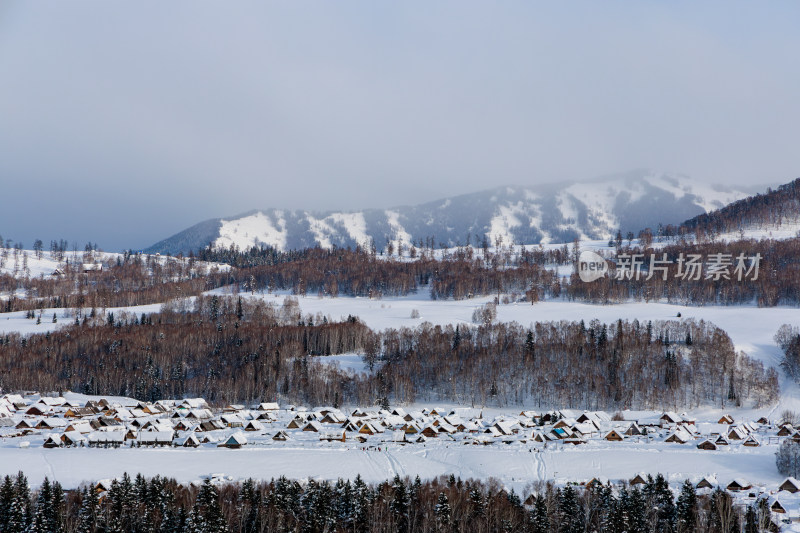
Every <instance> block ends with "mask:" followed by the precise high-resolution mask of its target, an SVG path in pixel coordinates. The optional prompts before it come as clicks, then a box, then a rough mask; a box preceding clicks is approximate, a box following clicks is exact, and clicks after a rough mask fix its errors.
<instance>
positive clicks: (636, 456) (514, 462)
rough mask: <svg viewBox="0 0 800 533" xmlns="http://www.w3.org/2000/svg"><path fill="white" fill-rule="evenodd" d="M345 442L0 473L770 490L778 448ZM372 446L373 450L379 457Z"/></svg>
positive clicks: (70, 459)
mask: <svg viewBox="0 0 800 533" xmlns="http://www.w3.org/2000/svg"><path fill="white" fill-rule="evenodd" d="M364 447H365V446H363V445H354V444H348V443H338V442H337V443H319V442H315V443H313V444H309V445H307V446H299V445H298V444H296V443H274V444H272V443H270V444H264V445H261V446H258V445H247V446H245V447H243V448H242V449H239V450H229V449H220V448H214V447H212V448H202V449H196V450H195V449H180V448H119V449H95V448H64V449H62V448H54V449H46V448H42V447H41V446H31V447H30V448H27V449H20V448H15V447H10V446H7V445H6V443H3V445H2V447H0V474H2V475H6V474H15V473H16V472H17V471H18V470H22V471H23V472H25V473H26V474H27V475H28V477H29V479H30V481H31V482H32V483H33V484H38V483H40V482H41V481H42V480H43V479H44V477H45V476H48V477H49V478H50V479H57V480H59V481H60V482H61V483H62V484H63V485H65V486H66V487H74V486H77V485H79V484H80V483H81V482H83V481H90V480H96V479H105V478H114V477H117V476H120V475H122V473H123V472H141V473H142V474H144V475H146V476H154V475H163V476H170V477H174V478H176V479H178V480H179V481H192V480H195V479H199V478H200V477H201V476H203V475H207V474H210V473H213V472H224V473H225V474H227V475H229V476H232V477H233V478H234V479H246V478H248V477H256V478H260V479H270V478H273V477H278V476H281V475H285V476H287V477H290V478H295V479H297V478H301V479H302V478H313V479H329V480H330V479H336V478H339V477H341V478H350V479H352V478H355V476H356V475H357V474H360V475H361V477H363V478H364V479H365V481H372V482H379V481H384V480H386V479H389V478H392V477H394V475H395V474H400V476H411V477H412V478H413V477H414V476H416V475H419V476H420V477H421V478H424V479H430V478H433V477H437V476H440V475H449V474H455V475H457V476H461V477H462V478H464V479H467V478H471V477H472V478H480V479H487V478H489V477H493V478H496V479H499V480H500V481H501V482H502V483H503V485H505V486H507V487H508V488H509V489H510V488H512V487H513V488H514V489H515V490H516V491H517V492H518V493H520V492H523V489H524V487H525V486H527V485H529V484H531V483H533V482H535V481H539V480H540V481H547V480H553V479H555V480H556V481H557V482H561V483H565V482H567V481H581V480H583V481H588V480H590V479H592V478H593V477H604V478H607V479H609V480H613V481H617V480H622V479H625V480H627V479H630V478H632V477H633V476H634V475H635V474H637V473H638V472H650V473H657V472H661V473H663V474H664V475H665V476H667V477H668V479H669V481H670V482H672V483H675V484H678V483H680V482H682V481H683V480H684V479H692V480H695V481H697V480H699V479H700V477H702V476H704V475H708V474H716V477H717V480H718V481H719V482H720V483H723V484H727V483H728V482H730V481H731V480H733V479H734V478H745V479H746V480H748V481H749V482H751V483H755V484H756V486H765V487H767V488H768V489H775V487H776V486H777V485H778V484H779V483H780V482H781V481H782V480H783V479H784V477H783V476H781V475H780V474H778V472H777V470H776V468H775V450H776V449H777V446H761V447H759V448H735V449H729V450H724V451H713V452H705V451H700V450H697V449H696V448H695V446H694V445H693V444H686V445H681V444H661V445H648V444H635V443H632V444H622V445H620V444H603V443H599V442H598V443H597V444H596V445H595V444H594V443H592V444H584V445H581V446H573V445H570V444H551V445H549V446H548V448H547V449H546V450H545V449H542V448H541V446H533V445H528V444H512V445H502V444H495V445H491V446H473V445H465V444H464V443H462V442H449V443H445V442H438V441H436V442H430V441H429V442H428V443H426V444H419V445H400V444H393V443H390V444H384V443H380V444H379V443H376V444H374V445H371V446H370V449H368V450H366V449H362V448H364ZM378 448H380V451H378Z"/></svg>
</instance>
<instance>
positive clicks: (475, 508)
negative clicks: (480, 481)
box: [469, 487, 486, 519]
mask: <svg viewBox="0 0 800 533" xmlns="http://www.w3.org/2000/svg"><path fill="white" fill-rule="evenodd" d="M469 506H470V513H469V516H470V518H472V519H475V518H483V517H484V516H485V515H486V504H485V502H484V501H483V495H482V494H481V491H480V490H478V487H473V488H472V490H470V491H469Z"/></svg>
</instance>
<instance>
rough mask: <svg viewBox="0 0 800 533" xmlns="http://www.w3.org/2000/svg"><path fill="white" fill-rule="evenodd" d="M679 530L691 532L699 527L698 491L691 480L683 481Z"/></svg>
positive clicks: (679, 502) (679, 503)
mask: <svg viewBox="0 0 800 533" xmlns="http://www.w3.org/2000/svg"><path fill="white" fill-rule="evenodd" d="M677 519H678V522H677V531H678V533H684V532H685V533H689V532H692V531H694V530H695V528H696V527H697V492H696V491H695V489H694V485H692V484H691V483H690V482H689V480H688V479H687V480H686V481H684V482H683V485H682V486H681V493H680V496H678V504H677Z"/></svg>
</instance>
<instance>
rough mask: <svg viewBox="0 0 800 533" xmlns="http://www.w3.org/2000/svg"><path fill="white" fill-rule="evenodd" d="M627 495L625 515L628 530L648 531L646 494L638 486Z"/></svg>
mask: <svg viewBox="0 0 800 533" xmlns="http://www.w3.org/2000/svg"><path fill="white" fill-rule="evenodd" d="M648 477H649V476H648ZM627 496H628V497H627V502H626V503H627V505H625V516H626V518H627V521H628V531H648V527H647V500H646V498H645V495H644V494H643V493H642V491H641V490H639V489H638V488H634V489H633V490H631V491H629V492H628V495H627Z"/></svg>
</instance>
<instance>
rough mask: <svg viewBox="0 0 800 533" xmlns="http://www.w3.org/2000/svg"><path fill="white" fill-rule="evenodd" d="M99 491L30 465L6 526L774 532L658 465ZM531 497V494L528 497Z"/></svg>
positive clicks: (2, 500)
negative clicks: (587, 475) (624, 470)
mask: <svg viewBox="0 0 800 533" xmlns="http://www.w3.org/2000/svg"><path fill="white" fill-rule="evenodd" d="M106 488H107V489H108V490H107V492H104V493H103V496H102V498H100V497H98V491H97V489H96V488H95V486H93V485H85V486H83V487H81V488H79V489H78V490H74V491H69V492H66V491H64V490H63V489H62V487H61V486H60V485H59V484H58V483H57V482H53V483H50V482H49V481H48V480H47V479H45V481H44V483H43V484H42V486H41V487H39V488H38V490H35V491H31V489H30V487H29V486H28V482H27V479H26V478H25V475H24V474H23V473H22V472H20V473H19V474H18V475H17V476H13V477H12V476H6V477H5V479H4V480H3V484H2V487H0V531H1V532H3V533H23V532H27V531H36V532H43V533H44V532H47V533H50V532H52V533H61V532H63V533H71V532H76V533H78V532H79V533H99V532H112V531H114V532H120V533H129V532H130V533H144V532H153V531H158V532H164V533H222V532H230V533H240V532H241V533H261V532H287V533H288V532H312V533H317V532H319V533H322V532H347V531H365V532H366V531H369V532H376V533H377V532H381V533H383V532H386V533H412V532H422V531H425V532H429V531H442V532H445V531H446V532H464V533H468V532H476V533H478V532H480V533H482V532H522V533H524V532H530V533H550V532H558V533H562V532H563V533H582V532H591V531H603V532H607V533H622V532H632V531H636V532H662V531H663V532H675V533H688V532H707V533H729V532H732V531H742V530H743V531H745V532H748V533H749V532H758V531H776V530H777V526H776V525H775V524H774V523H773V522H772V519H771V513H770V511H769V507H768V502H767V500H766V499H765V498H761V499H759V500H757V501H756V502H754V503H752V504H750V505H748V506H746V508H743V507H742V506H738V505H737V506H734V505H733V501H734V500H733V498H732V497H731V495H730V494H729V493H728V492H726V491H724V490H720V489H716V490H714V491H713V492H707V491H706V492H704V493H702V494H698V491H697V490H695V488H694V486H693V485H692V484H691V483H689V482H688V481H686V482H685V483H684V484H683V485H682V486H681V489H680V492H679V493H678V496H677V497H675V495H674V494H673V492H672V491H671V490H670V488H669V485H668V483H667V481H666V479H665V478H664V477H663V476H662V475H661V474H658V475H656V477H655V478H654V477H652V476H648V477H647V479H646V481H645V483H643V484H641V485H637V486H634V487H631V486H627V485H617V486H611V485H608V484H606V485H604V484H601V483H590V484H588V486H580V485H570V484H568V485H566V486H564V487H555V486H554V485H552V484H549V483H548V484H538V485H537V486H535V487H531V491H530V494H525V495H519V494H516V493H514V492H513V491H512V492H510V493H509V492H507V491H506V490H504V489H502V488H501V486H500V485H498V484H497V483H496V482H495V481H493V480H491V479H489V480H488V481H485V482H484V481H476V480H472V479H470V480H462V479H460V478H457V477H455V476H453V475H450V476H449V478H448V477H440V478H438V479H433V480H430V481H425V482H422V481H420V479H419V477H417V478H416V479H414V480H413V481H412V480H410V479H407V478H406V479H401V478H400V477H399V476H396V477H395V478H394V479H393V480H389V481H386V482H383V483H378V484H366V483H364V482H363V481H362V480H361V478H360V477H356V479H355V480H353V481H349V480H342V479H339V480H338V481H336V482H329V481H309V482H307V483H299V482H298V481H292V480H288V479H286V478H283V477H282V478H279V479H273V480H271V481H268V482H267V481H254V480H252V479H250V480H246V481H244V482H242V483H229V484H224V485H220V486H218V485H215V484H212V483H211V482H210V481H209V480H206V481H205V482H204V483H203V484H202V485H200V486H193V485H182V484H178V483H177V482H176V481H175V480H173V479H168V478H163V477H154V478H151V479H146V478H144V477H143V476H141V475H137V476H136V477H135V478H133V479H132V478H131V477H129V476H128V475H127V474H125V475H123V476H122V478H121V479H119V480H114V481H112V482H110V483H109V486H108V487H106ZM523 498H524V500H523Z"/></svg>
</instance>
